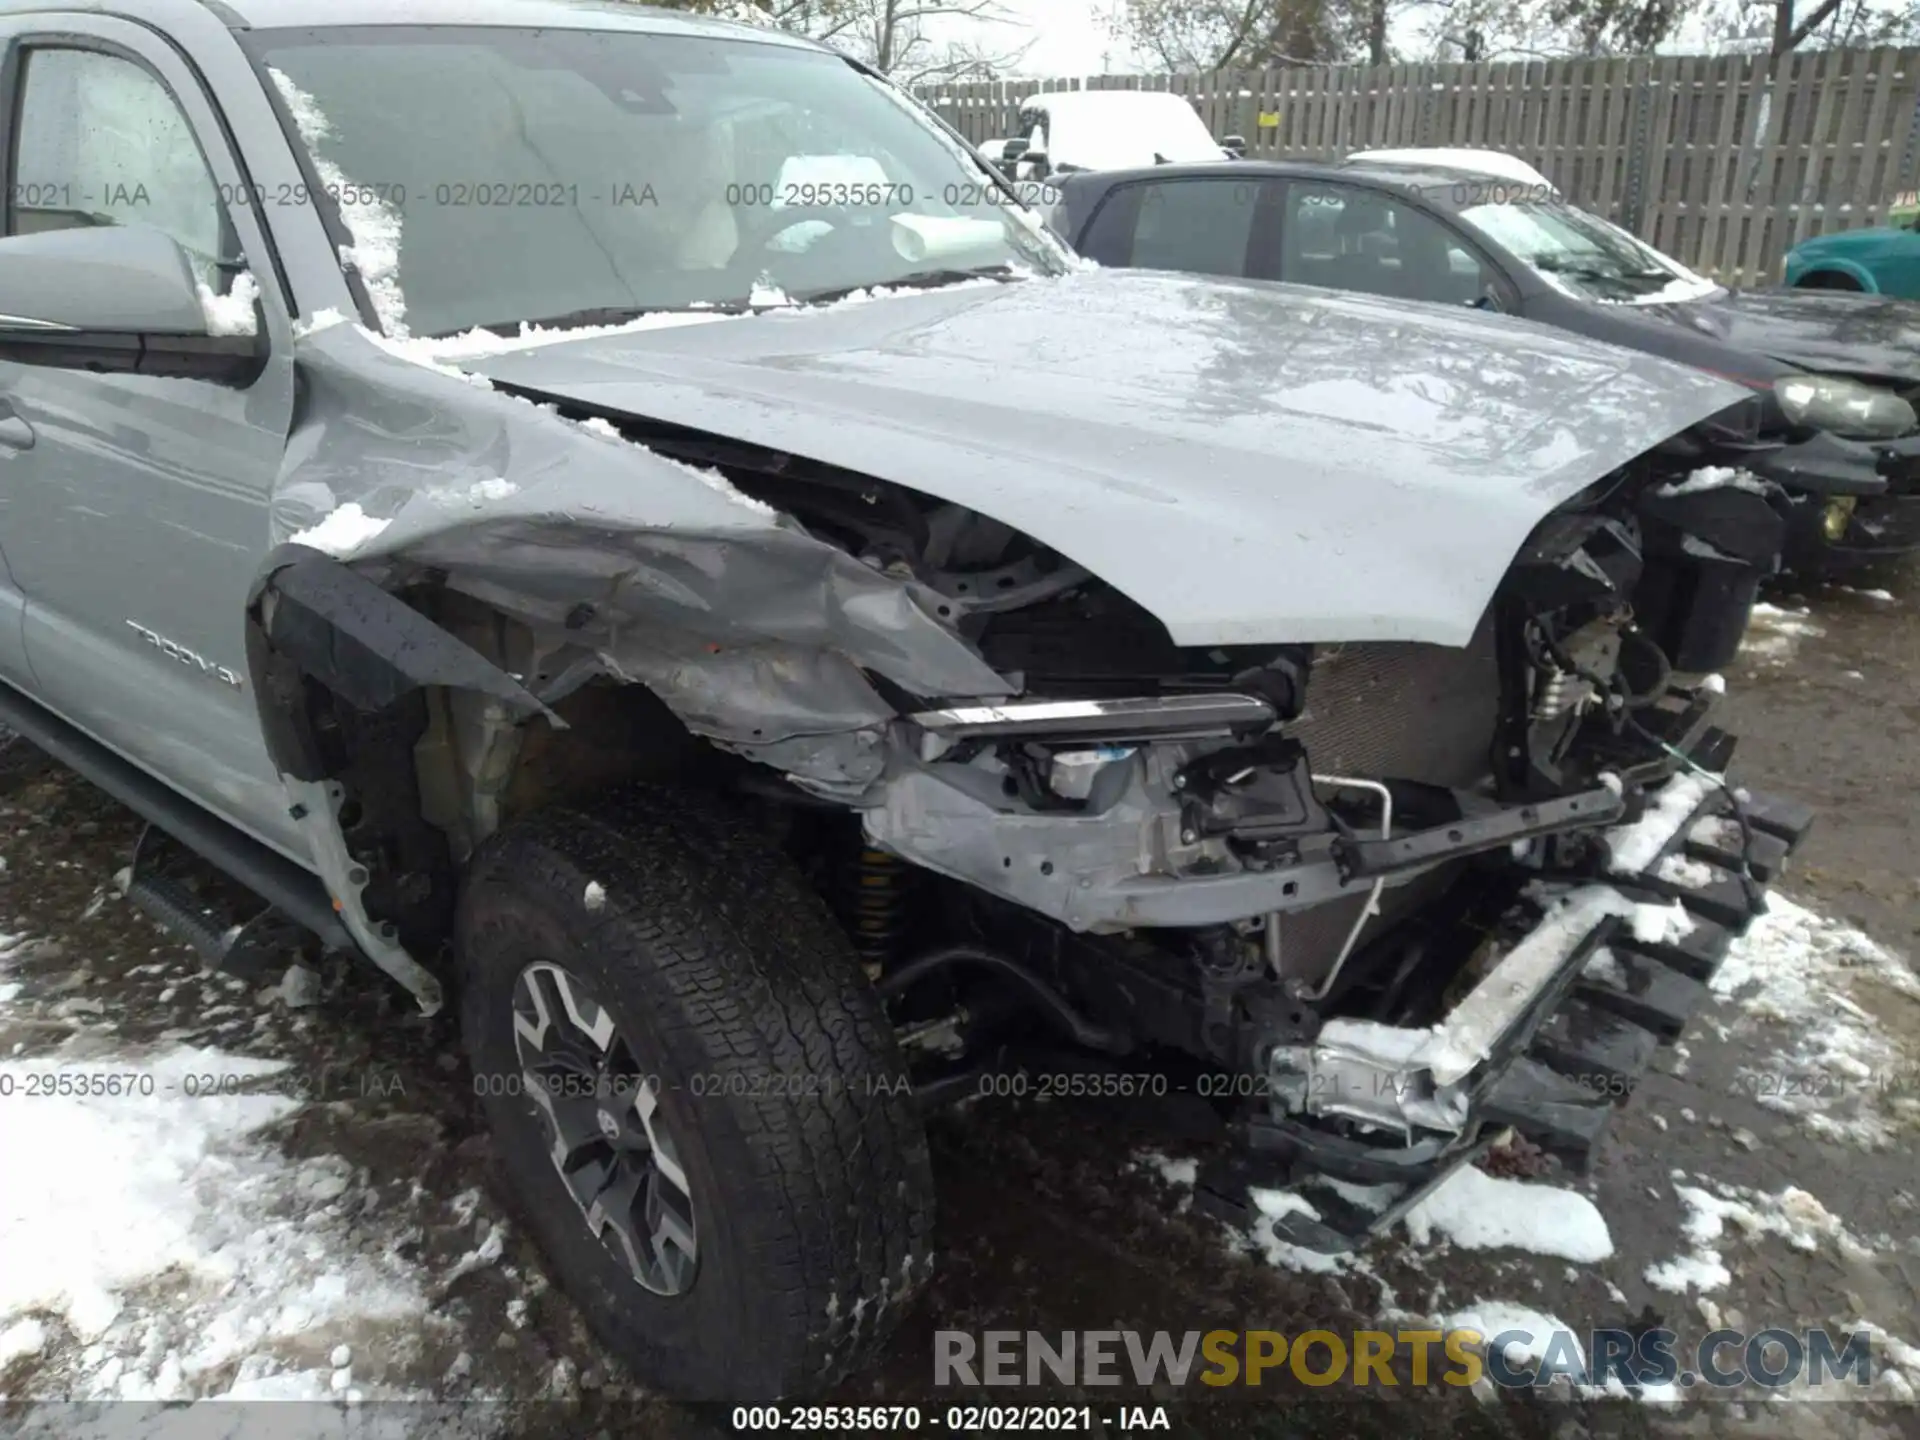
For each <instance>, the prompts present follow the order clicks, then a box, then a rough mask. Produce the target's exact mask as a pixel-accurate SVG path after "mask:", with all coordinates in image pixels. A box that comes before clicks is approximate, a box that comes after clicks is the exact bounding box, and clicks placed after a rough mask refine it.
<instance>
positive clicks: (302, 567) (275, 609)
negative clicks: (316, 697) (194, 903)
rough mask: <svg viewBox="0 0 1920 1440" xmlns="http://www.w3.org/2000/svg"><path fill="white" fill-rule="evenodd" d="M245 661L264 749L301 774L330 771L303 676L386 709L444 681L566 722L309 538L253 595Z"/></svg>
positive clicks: (358, 704) (527, 714)
mask: <svg viewBox="0 0 1920 1440" xmlns="http://www.w3.org/2000/svg"><path fill="white" fill-rule="evenodd" d="M276 562H278V563H276ZM269 600H270V601H271V602H272V603H271V605H269V603H268V602H269ZM247 665H248V668H249V669H250V670H251V671H252V674H253V681H254V695H255V703H256V704H257V705H258V706H259V708H260V724H261V728H262V730H263V731H264V732H265V736H266V741H267V750H268V753H269V754H270V755H271V756H272V757H273V762H274V764H275V765H276V766H277V767H278V768H279V769H280V771H281V772H282V773H283V774H287V775H291V776H293V777H294V778H296V779H298V780H307V781H312V780H319V779H321V778H322V777H323V775H324V767H323V765H322V763H321V760H320V755H319V751H318V748H317V747H316V746H315V744H314V743H313V737H312V735H311V734H310V733H309V731H308V729H307V719H306V716H305V713H304V711H303V709H302V707H301V705H300V703H299V702H300V696H299V693H298V683H299V679H300V677H302V676H311V677H312V678H314V679H315V680H318V681H319V682H320V683H321V684H323V685H325V686H326V687H327V688H328V689H329V690H331V691H333V692H334V693H335V694H336V695H338V696H339V697H340V698H341V699H343V700H345V701H346V702H347V703H348V704H350V705H352V706H354V707H355V708H356V709H359V710H368V711H372V710H379V709H383V708H384V707H386V706H387V705H390V704H392V703H393V702H394V701H396V700H398V699H400V698H401V697H402V696H404V695H407V694H409V693H410V692H412V691H415V690H419V689H422V688H425V687H428V686H444V687H446V688H449V689H455V690H472V691H477V692H478V693H480V694H482V695H486V696H488V697H489V698H491V699H494V700H497V701H499V702H500V704H502V705H503V706H505V707H506V709H507V711H508V713H509V714H510V715H511V716H512V717H513V718H514V719H515V720H526V719H530V718H532V717H533V716H535V715H546V716H547V717H548V719H549V720H550V721H552V722H553V723H554V724H556V725H557V724H561V723H563V722H561V721H560V719H559V717H558V716H556V715H554V714H553V712H552V711H551V710H549V709H548V708H547V707H546V706H545V705H543V704H542V703H541V702H540V701H539V700H537V699H536V698H534V696H533V695H532V694H530V693H529V692H528V691H527V689H526V687H524V686H523V685H521V684H520V682H519V681H517V680H515V679H514V678H513V677H512V676H511V675H508V674H507V673H506V672H505V671H504V670H501V669H500V668H499V667H498V666H497V665H495V664H494V663H493V662H492V661H490V660H488V659H487V658H486V657H485V656H484V655H482V654H480V652H479V651H477V650H475V649H473V648H472V647H471V646H469V645H467V644H466V643H465V642H464V641H461V640H458V639H455V638H454V637H453V636H452V635H449V634H448V633H447V632H446V631H445V630H443V629H441V628H440V627H439V626H438V625H436V624H435V623H434V622H433V621H432V620H429V619H428V618H427V617H426V616H425V615H422V614H421V613H420V612H419V611H418V610H415V609H414V608H413V607H412V606H411V605H409V604H407V603H406V602H405V601H404V600H401V599H399V598H398V597H397V596H394V595H391V594H389V593H388V592H387V591H385V590H383V589H381V588H380V587H379V586H378V585H376V584H374V583H373V581H371V580H369V579H367V578H366V577H365V576H363V575H361V574H359V573H357V572H356V571H354V570H352V569H350V568H349V567H347V566H346V565H343V564H342V563H341V562H340V561H338V560H336V559H334V558H333V557H332V556H330V555H325V554H323V553H321V552H320V551H317V550H311V549H309V548H308V547H306V546H304V545H283V546H281V547H280V548H279V549H277V550H276V551H275V552H274V554H273V556H272V557H270V558H269V561H268V564H267V567H266V568H265V569H264V570H263V571H262V572H261V578H260V579H259V580H258V581H257V582H256V584H255V586H254V590H253V593H252V594H251V595H250V596H249V597H248V603H247Z"/></svg>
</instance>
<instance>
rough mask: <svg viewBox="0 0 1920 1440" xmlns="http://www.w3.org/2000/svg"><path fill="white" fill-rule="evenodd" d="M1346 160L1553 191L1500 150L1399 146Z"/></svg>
mask: <svg viewBox="0 0 1920 1440" xmlns="http://www.w3.org/2000/svg"><path fill="white" fill-rule="evenodd" d="M1347 159H1349V160H1356V161H1361V162H1364V163H1366V164H1369V165H1389V166H1394V165H1399V166H1405V165H1413V166H1420V167H1425V166H1440V167H1442V168H1444V169H1448V170H1463V171H1466V172H1467V173H1468V174H1470V175H1475V176H1482V177H1486V176H1491V177H1493V178H1494V179H1498V180H1509V181H1516V180H1517V181H1519V182H1520V183H1521V184H1524V185H1545V186H1546V187H1547V188H1548V189H1553V188H1554V187H1553V182H1552V181H1551V180H1549V179H1547V177H1546V176H1544V175H1542V174H1541V173H1540V172H1539V171H1538V170H1536V169H1534V168H1533V166H1531V165H1529V164H1528V163H1527V162H1526V161H1524V160H1522V159H1521V158H1520V157H1519V156H1518V155H1509V154H1508V153H1507V152H1506V151H1504V150H1488V149H1486V148H1484V147H1482V146H1471V145H1454V146H1411V147H1409V146H1401V147H1399V148H1395V149H1383V150H1356V151H1355V152H1354V153H1353V154H1351V155H1349V156H1347Z"/></svg>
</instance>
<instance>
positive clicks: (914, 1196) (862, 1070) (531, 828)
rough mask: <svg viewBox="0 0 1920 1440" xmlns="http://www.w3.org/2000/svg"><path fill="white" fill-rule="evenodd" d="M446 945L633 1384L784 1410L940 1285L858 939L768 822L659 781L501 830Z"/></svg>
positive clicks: (554, 1259) (471, 1022)
mask: <svg viewBox="0 0 1920 1440" xmlns="http://www.w3.org/2000/svg"><path fill="white" fill-rule="evenodd" d="M456 946H457V951H458V959H459V965H460V971H461V982H462V995H461V1015H460V1019H461V1029H462V1032H463V1035H464V1037H465V1043H466V1048H467V1054H468V1057H469V1059H470V1060H471V1062H472V1065H473V1073H474V1083H475V1088H476V1091H477V1092H478V1093H479V1094H480V1096H481V1097H482V1105H483V1108H484V1109H485V1111H486V1115H487V1119H488V1122H489V1124H490V1125H491V1127H492V1129H493V1133H494V1137H495V1141H496V1144H497V1147H498V1149H499V1151H500V1153H501V1156H502V1158H503V1161H504V1164H505V1170H506V1174H507V1177H508V1184H509V1186H510V1187H511V1189H512V1191H513V1199H514V1201H515V1206H516V1209H517V1210H518V1211H519V1213H520V1215H521V1217H522V1221H523V1223H524V1224H525V1225H526V1226H527V1228H528V1230H529V1231H530V1233H531V1234H532V1235H533V1236H534V1238H535V1239H536V1241H537V1242H538V1243H539V1245H540V1247H541V1249H542V1250H543V1251H544V1252H545V1254H546V1256H547V1258H548V1260H549V1262H550V1263H551V1265H552V1267H553V1269H554V1271H555V1275H556V1279H557V1280H558V1281H559V1282H560V1284H561V1285H562V1286H563V1287H564V1288H565V1289H566V1291H567V1292H568V1293H569V1294H570V1295H571V1296H572V1297H573V1299H574V1301H575V1302H576V1303H577V1304H578V1305H579V1306H580V1308H581V1310H582V1312H583V1313H584V1314H585V1316H586V1319H587V1321H588V1323H589V1324H590V1325H591V1326H592V1328H593V1329H594V1331H595V1333H596V1334H597V1335H598V1336H599V1337H600V1339H601V1340H602V1342H603V1343H605V1344H606V1345H607V1346H608V1347H609V1348H611V1349H612V1350H613V1351H614V1352H615V1353H616V1354H618V1355H619V1356H620V1357H621V1359H622V1360H624V1361H625V1362H626V1363H627V1364H628V1366H629V1367H630V1368H631V1369H632V1370H633V1372H634V1374H635V1377H636V1378H637V1379H639V1380H640V1381H641V1383H643V1384H644V1385H646V1386H647V1387H649V1388H650V1389H653V1390H654V1391H656V1392H658V1393H661V1394H665V1395H669V1396H672V1397H674V1398H677V1399H687V1400H729V1401H755V1400H770V1399H774V1398H776V1397H779V1396H783V1395H793V1394H798V1393H802V1392H805V1391H810V1390H817V1389H819V1388H822V1387H824V1386H828V1385H831V1384H833V1383H834V1382H835V1381H837V1380H838V1379H840V1378H841V1377H843V1376H844V1375H846V1374H847V1373H849V1372H850V1371H851V1370H853V1369H855V1368H856V1367H858V1366H859V1365H861V1364H862V1363H863V1362H864V1361H865V1360H866V1359H867V1358H869V1357H870V1356H871V1354H872V1353H873V1352H874V1351H875V1350H876V1349H877V1348H878V1346H879V1345H880V1343H881V1342H882V1341H883V1340H884V1339H885V1338H886V1335H887V1334H888V1332H889V1331H890V1330H891V1329H892V1326H893V1323H894V1322H895V1321H896V1320H897V1319H898V1317H899V1315H900V1312H901V1310H902V1308H903V1307H904V1304H905V1302H906V1301H907V1300H908V1299H909V1298H910V1297H911V1296H912V1295H913V1293H914V1292H915V1291H917V1290H918V1289H919V1288H920V1287H921V1285H922V1284H923V1283H924V1282H925V1281H926V1279H927V1278H928V1276H929V1274H930V1273H931V1270H932V1254H931V1249H930V1241H931V1235H932V1215H933V1181H932V1174H931V1171H930V1168H929V1163H928V1157H927V1144H926V1136H925V1133H924V1131H923V1130H922V1128H921V1124H920V1120H919V1116H918V1112H917V1110H916V1109H915V1107H914V1104H913V1100H912V1097H911V1095H910V1094H909V1093H908V1092H907V1088H906V1082H905V1066H904V1065H903V1064H902V1062H901V1060H900V1058H899V1056H898V1054H897V1053H896V1052H895V1049H894V1044H893V1034H892V1031H891V1029H890V1027H889V1026H888V1024H887V1020H886V1016H885V1013H884V1011H883V1010H882V1008H881V1005H880V1002H879V1000H878V998H877V997H876V996H875V995H874V993H873V990H872V988H871V987H870V986H869V985H868V984H867V982H866V979H865V977H864V976H863V975H862V973H861V970H860V966H859V964H858V961H857V960H856V958H855V956H854V954H853V951H852V948H851V946H850V945H849V943H848V941H847V938H846V936H845V935H844V933H842V932H841V931H840V929H839V928H838V927H837V925H836V924H835V923H834V921H833V919H832V918H831V916H830V915H829V913H828V911H827V909H826V907H825V905H824V904H823V903H822V902H821V900H820V898H819V896H818V895H817V894H816V893H815V892H814V891H813V890H812V889H811V888H810V887H809V886H808V885H807V884H806V883H805V882H804V880H803V879H802V878H801V876H800V875H799V873H798V872H797V870H796V869H795V868H794V867H793V865H792V864H791V863H790V862H789V861H788V860H787V859H786V857H785V856H784V855H782V854H781V853H780V852H779V851H778V850H777V849H775V848H774V847H773V846H772V845H771V844H770V843H768V842H767V841H766V840H765V839H764V838H763V836H762V835H761V834H760V832H759V831H758V830H757V828H756V827H755V826H754V825H752V824H751V823H749V822H748V821H746V820H745V819H744V818H742V817H741V816H739V815H737V814H735V813H734V812H733V811H731V810H730V809H729V808H727V807H724V806H722V805H720V804H719V803H718V802H717V801H715V800H713V799H710V798H708V797H704V796H697V795H695V796H690V795H688V794H687V793H685V792H678V791H676V792H668V791H664V790H648V791H642V792H637V793H635V794H633V795H631V796H629V797H626V798H625V799H624V800H623V801H622V802H621V803H620V804H619V805H618V806H617V807H610V808H608V809H604V810H597V811H594V812H591V813H588V812H580V811H573V810H554V811H549V812H545V813H543V814H540V815H538V816H535V817H532V818H530V819H528V820H526V821H523V822H520V823H517V824H514V825H511V826H509V827H507V828H506V829H505V830H503V831H502V832H501V833H500V834H498V835H496V836H495V837H494V838H493V839H491V840H490V841H489V842H488V843H487V844H486V845H485V846H484V847H482V849H481V851H480V853H479V854H478V855H477V856H476V857H475V859H474V863H473V864H472V866H471V867H470V868H469V871H468V875H467V879H466V882H465V885H464V887H463V889H462V893H461V897H460V905H459V914H458V920H457V925H456Z"/></svg>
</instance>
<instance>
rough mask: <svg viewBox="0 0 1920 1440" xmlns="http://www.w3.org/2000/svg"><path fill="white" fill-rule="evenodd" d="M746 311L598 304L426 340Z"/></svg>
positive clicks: (733, 305)
mask: <svg viewBox="0 0 1920 1440" xmlns="http://www.w3.org/2000/svg"><path fill="white" fill-rule="evenodd" d="M746 311H747V304H746V302H745V301H744V300H724V301H715V302H713V303H711V304H704V305H600V306H595V307H593V308H591V309H587V310H569V311H567V312H566V313H565V314H563V315H543V316H540V317H539V318H537V319H535V318H529V317H521V316H515V317H514V318H513V319H511V320H485V321H482V322H481V323H480V324H478V325H463V326H462V327H461V328H460V329H458V330H449V331H447V332H446V333H445V334H442V335H433V336H429V337H428V338H429V339H434V340H445V339H448V338H451V337H452V336H455V335H463V334H465V333H466V332H467V331H468V330H491V331H492V332H493V333H494V334H496V335H504V336H506V337H507V338H508V339H509V340H511V339H512V338H513V337H514V336H516V335H518V334H519V333H520V328H521V327H522V326H526V327H528V328H529V329H540V330H580V329H584V328H586V327H588V326H591V325H625V324H626V323H628V322H629V321H631V320H639V319H642V318H644V317H646V316H648V315H743V314H745V313H746Z"/></svg>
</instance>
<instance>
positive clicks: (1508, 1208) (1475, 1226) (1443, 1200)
mask: <svg viewBox="0 0 1920 1440" xmlns="http://www.w3.org/2000/svg"><path fill="white" fill-rule="evenodd" d="M1406 1226H1407V1233H1408V1234H1409V1235H1411V1236H1412V1237H1413V1241H1414V1243H1415V1244H1416V1245H1426V1244H1429V1243H1431V1241H1432V1240H1433V1237H1434V1234H1435V1232H1436V1231H1437V1232H1439V1233H1440V1234H1442V1235H1445V1236H1446V1237H1447V1238H1448V1239H1450V1240H1452V1241H1453V1243H1454V1244H1456V1245H1458V1246H1460V1247H1461V1248H1462V1249H1466V1250H1496V1249H1514V1250H1526V1251H1529V1252H1531V1253H1532V1254H1535V1255H1552V1256H1556V1257H1558V1258H1560V1259H1564V1260H1577V1261H1580V1262H1582V1263H1584V1264H1593V1263H1594V1262H1596V1261H1600V1260H1605V1259H1606V1258H1607V1257H1608V1256H1610V1255H1612V1254H1613V1236H1612V1235H1610V1234H1609V1233H1608V1231H1607V1222H1606V1220H1605V1219H1604V1218H1603V1217H1602V1216H1601V1214H1600V1211H1599V1208H1598V1207H1597V1206H1595V1205H1594V1203H1593V1202H1592V1201H1591V1200H1589V1199H1588V1198H1587V1197H1586V1196H1584V1195H1581V1194H1578V1193H1576V1192H1575V1191H1572V1190H1562V1189H1559V1188H1557V1187H1555V1186H1552V1185H1534V1184H1529V1183H1527V1182H1526V1181H1522V1180H1509V1179H1505V1178H1503V1177H1499V1176H1494V1175H1489V1174H1487V1173H1486V1172H1485V1171H1484V1170H1480V1169H1478V1168H1476V1167H1475V1166H1472V1165H1467V1166H1463V1167H1462V1168H1460V1169H1459V1170H1456V1171H1454V1172H1453V1174H1452V1175H1451V1176H1449V1177H1448V1178H1447V1180H1446V1182H1445V1183H1444V1184H1442V1185H1441V1186H1440V1187H1439V1188H1438V1189H1436V1190H1435V1191H1434V1192H1433V1193H1432V1194H1430V1195H1428V1196H1427V1197H1426V1198H1425V1199H1424V1200H1422V1201H1421V1202H1420V1203H1419V1204H1418V1205H1415V1206H1414V1207H1413V1208H1412V1209H1411V1210H1409V1211H1408V1212H1407V1215H1406Z"/></svg>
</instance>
